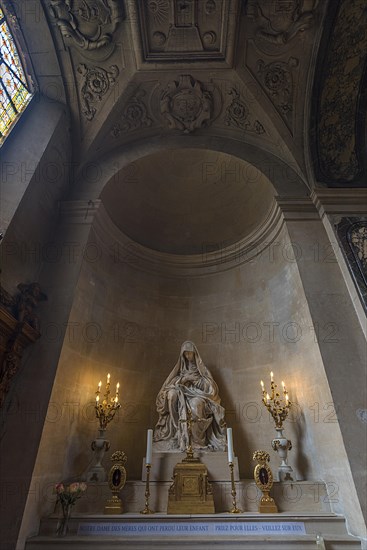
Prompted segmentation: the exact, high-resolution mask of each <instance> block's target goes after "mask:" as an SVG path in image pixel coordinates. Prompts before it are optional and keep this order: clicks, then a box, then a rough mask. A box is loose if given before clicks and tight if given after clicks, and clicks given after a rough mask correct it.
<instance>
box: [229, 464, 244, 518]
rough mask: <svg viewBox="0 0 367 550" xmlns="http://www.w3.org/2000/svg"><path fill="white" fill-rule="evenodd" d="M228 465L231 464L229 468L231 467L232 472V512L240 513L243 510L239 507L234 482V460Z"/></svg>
mask: <svg viewBox="0 0 367 550" xmlns="http://www.w3.org/2000/svg"><path fill="white" fill-rule="evenodd" d="M228 466H229V469H230V472H231V487H232V490H231V495H232V510H230V514H240V513H241V512H242V510H240V509H239V508H237V501H236V496H237V493H236V486H235V484H234V473H233V468H234V466H233V462H229V463H228Z"/></svg>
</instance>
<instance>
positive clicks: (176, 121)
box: [160, 75, 214, 134]
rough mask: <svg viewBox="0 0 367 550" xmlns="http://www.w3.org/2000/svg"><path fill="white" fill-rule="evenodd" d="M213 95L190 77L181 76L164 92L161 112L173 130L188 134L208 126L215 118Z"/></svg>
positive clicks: (161, 100)
mask: <svg viewBox="0 0 367 550" xmlns="http://www.w3.org/2000/svg"><path fill="white" fill-rule="evenodd" d="M213 101H214V100H213V94H212V93H211V92H210V91H208V90H205V88H204V87H203V84H201V83H200V82H199V81H198V80H195V79H194V78H193V77H192V76H190V75H181V76H180V78H179V80H178V81H176V80H174V81H172V82H170V83H169V84H168V85H167V87H166V88H165V89H164V90H163V91H162V94H161V98H160V110H161V114H162V115H163V117H164V119H165V120H166V122H167V123H168V127H169V128H171V129H176V130H181V131H182V132H183V133H185V134H188V133H190V132H192V131H193V130H195V129H197V128H201V127H202V126H208V124H210V122H211V120H212V116H213Z"/></svg>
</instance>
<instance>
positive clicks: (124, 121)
mask: <svg viewBox="0 0 367 550" xmlns="http://www.w3.org/2000/svg"><path fill="white" fill-rule="evenodd" d="M144 96H145V91H144V90H138V92H137V93H136V95H135V96H134V97H132V98H131V99H130V100H129V101H128V103H127V105H126V107H125V109H124V112H123V114H122V117H121V123H119V124H116V125H115V126H114V127H113V129H112V135H113V136H114V137H119V136H120V135H121V134H122V133H123V132H128V131H132V130H138V129H139V128H144V127H149V126H151V125H152V122H153V121H152V119H151V118H150V117H149V116H148V110H147V108H146V106H145V103H144V102H143V101H142V98H143V97H144Z"/></svg>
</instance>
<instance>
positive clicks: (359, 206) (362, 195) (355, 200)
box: [311, 188, 367, 217]
mask: <svg viewBox="0 0 367 550" xmlns="http://www.w3.org/2000/svg"><path fill="white" fill-rule="evenodd" d="M311 199H312V201H313V203H314V204H315V206H316V208H317V210H318V211H319V213H320V216H321V217H322V216H324V215H325V214H345V215H350V214H356V215H357V214H358V215H360V214H367V188H354V189H335V188H334V189H330V188H328V189H326V188H322V189H315V190H314V191H312V194H311Z"/></svg>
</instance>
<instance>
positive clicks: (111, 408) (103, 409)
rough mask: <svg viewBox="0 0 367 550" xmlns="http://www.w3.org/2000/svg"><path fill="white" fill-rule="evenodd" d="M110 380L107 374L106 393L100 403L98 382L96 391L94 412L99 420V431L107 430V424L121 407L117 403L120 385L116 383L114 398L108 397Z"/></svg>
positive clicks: (99, 385)
mask: <svg viewBox="0 0 367 550" xmlns="http://www.w3.org/2000/svg"><path fill="white" fill-rule="evenodd" d="M110 379H111V375H110V374H107V383H106V392H105V394H104V399H103V400H102V401H101V399H100V393H101V388H102V382H99V384H98V389H97V391H96V404H95V410H96V417H97V418H98V420H99V427H100V429H101V430H105V429H106V428H107V425H108V424H109V422H111V420H112V419H113V417H114V416H115V414H116V411H117V409H119V408H120V407H121V404H120V403H119V387H120V384H119V383H118V382H117V384H116V393H115V396H114V397H110V395H111V390H110Z"/></svg>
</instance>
